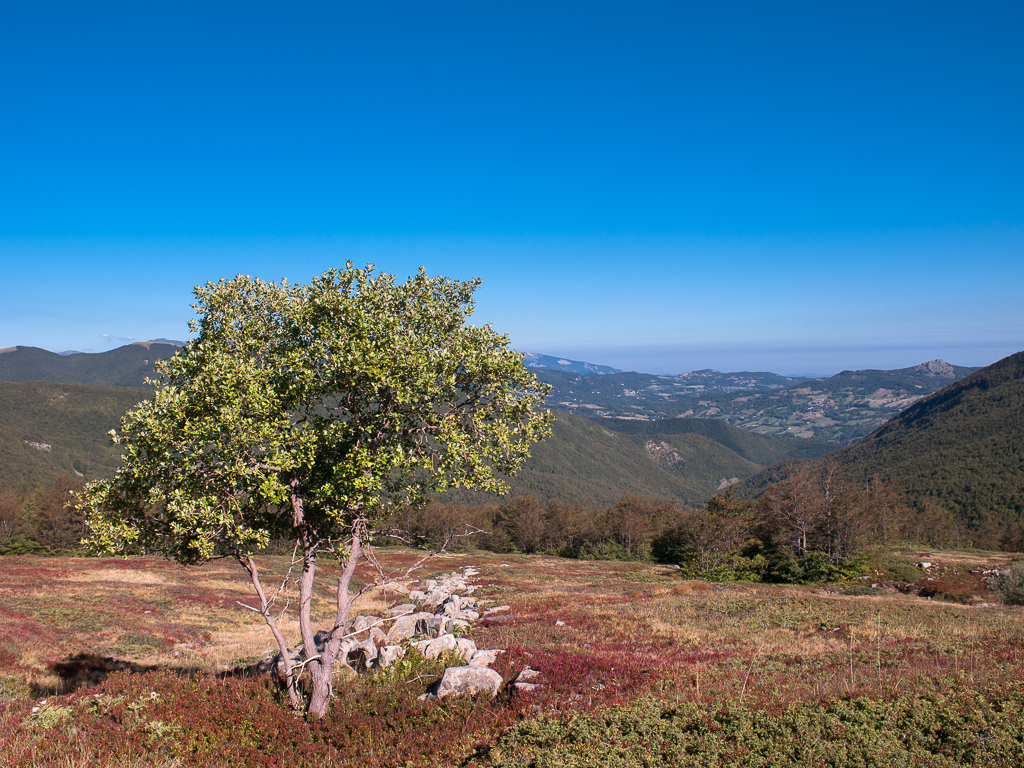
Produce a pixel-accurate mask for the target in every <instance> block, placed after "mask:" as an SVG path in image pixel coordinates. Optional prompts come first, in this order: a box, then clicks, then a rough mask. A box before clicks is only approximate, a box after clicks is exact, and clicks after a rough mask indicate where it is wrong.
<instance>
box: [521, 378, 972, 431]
mask: <svg viewBox="0 0 1024 768" xmlns="http://www.w3.org/2000/svg"><path fill="white" fill-rule="evenodd" d="M976 370H978V369H977V368H965V367H962V366H954V365H949V364H948V363H945V362H943V361H942V360H932V361H930V362H927V363H921V364H920V365H916V366H912V367H910V368H902V369H897V370H892V371H880V370H864V371H843V372H842V373H838V374H836V375H835V376H832V377H831V378H828V379H806V378H800V377H782V376H778V375H777V374H772V373H749V372H741V373H730V374H722V373H718V372H717V371H695V372H691V373H687V374H681V375H680V376H652V375H650V374H643V373H617V374H606V375H603V376H580V375H573V374H568V373H563V372H558V371H542V372H540V373H539V376H540V378H541V379H542V380H543V381H545V382H546V383H549V384H551V385H552V386H553V387H554V388H555V389H554V391H553V392H552V394H551V395H550V396H549V398H548V404H549V405H550V406H551V407H552V408H554V409H556V410H561V411H567V412H570V413H580V414H583V415H586V416H589V417H592V418H593V417H604V418H619V419H631V420H639V421H651V420H659V419H671V418H698V419H717V420H721V421H725V422H728V423H729V424H732V425H733V426H736V427H740V428H742V429H744V430H747V431H750V432H755V433H758V434H762V435H771V436H775V437H801V438H808V437H817V438H820V439H823V440H830V441H834V442H837V443H840V444H843V445H845V444H849V443H851V442H853V441H854V440H857V439H859V438H861V437H863V436H864V435H866V434H868V433H870V432H871V431H872V430H873V429H876V428H877V427H879V426H880V425H882V424H884V423H885V422H886V421H887V420H888V419H890V418H891V417H892V416H893V415H894V414H896V413H899V412H900V411H901V410H903V409H904V408H907V407H908V406H910V405H912V404H913V403H915V402H917V401H918V400H920V399H921V398H923V397H926V396H928V395H930V394H931V393H933V392H935V391H937V390H939V389H941V388H942V387H944V386H945V385H946V384H948V383H949V382H951V381H955V380H958V379H961V378H963V377H964V376H967V375H969V374H971V373H973V372H974V371H976Z"/></svg>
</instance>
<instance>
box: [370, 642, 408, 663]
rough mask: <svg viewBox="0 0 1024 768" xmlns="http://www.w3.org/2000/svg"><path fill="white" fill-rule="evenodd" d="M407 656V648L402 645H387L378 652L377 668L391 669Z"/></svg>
mask: <svg viewBox="0 0 1024 768" xmlns="http://www.w3.org/2000/svg"><path fill="white" fill-rule="evenodd" d="M404 656H405V648H403V647H402V646H400V645H385V646H384V647H383V648H381V649H380V650H379V651H378V652H377V666H378V667H390V666H391V665H392V664H394V663H395V662H396V661H398V660H399V659H401V658H403V657H404Z"/></svg>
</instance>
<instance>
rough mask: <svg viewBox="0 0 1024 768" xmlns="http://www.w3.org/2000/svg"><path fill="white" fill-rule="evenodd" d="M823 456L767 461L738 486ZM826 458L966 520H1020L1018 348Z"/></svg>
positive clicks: (1023, 359)
mask: <svg viewBox="0 0 1024 768" xmlns="http://www.w3.org/2000/svg"><path fill="white" fill-rule="evenodd" d="M825 460H826V459H822V458H819V459H813V460H811V461H810V462H804V463H798V464H789V465H780V466H775V467H770V468H769V469H767V470H765V471H763V472H761V473H758V474H757V475H755V476H752V477H751V478H749V479H748V480H746V481H745V482H744V483H743V485H742V488H743V490H744V491H745V492H746V493H748V494H749V493H753V492H756V490H757V489H758V488H759V487H763V485H764V484H765V483H766V482H768V481H770V480H771V479H773V478H776V479H777V478H779V477H782V476H785V474H787V473H788V472H791V471H792V470H793V469H794V468H795V467H798V466H805V467H806V466H810V467H812V468H813V467H817V466H819V465H821V464H823V463H824V461H825ZM827 460H829V461H831V460H834V461H837V462H838V463H839V464H840V465H841V466H842V467H843V468H844V469H845V470H846V471H847V472H848V473H849V474H850V475H851V476H853V477H874V476H878V477H880V478H882V479H884V480H892V481H894V482H895V483H897V484H898V485H900V486H902V487H903V488H904V489H906V491H907V492H908V494H909V496H910V497H911V499H917V500H920V499H925V498H932V499H936V500H938V501H939V502H941V503H943V504H945V505H947V506H949V507H950V508H952V509H953V510H954V511H955V512H957V513H958V514H959V515H960V516H961V517H962V518H963V519H964V520H966V521H968V522H974V523H976V522H978V521H981V520H984V519H987V518H991V519H992V520H994V521H995V522H998V523H1007V522H1011V521H1015V522H1022V521H1024V352H1018V353H1016V354H1014V355H1010V356H1009V357H1006V358H1004V359H1002V360H1000V361H998V362H996V363H993V364H992V365H990V366H988V367H986V368H982V369H981V370H979V371H977V372H976V373H973V374H971V375H970V376H968V377H967V378H965V379H961V380H960V381H956V382H954V383H952V384H950V385H949V386H947V387H945V388H944V389H942V390H940V391H939V392H936V393H935V394H933V395H931V396H930V397H927V398H924V399H923V400H920V401H919V402H917V403H916V404H914V405H912V406H911V407H909V408H907V409H906V410H905V411H903V412H902V413H900V414H898V415H896V416H894V417H893V418H892V419H891V420H890V421H889V422H887V423H886V424H884V425H883V426H881V427H880V428H878V429H876V430H875V431H874V432H872V433H871V434H870V435H868V436H867V437H865V438H864V439H863V440H861V441H860V442H858V443H855V444H854V445H851V446H848V447H846V448H843V449H842V450H839V451H836V452H834V453H830V454H829V455H828V457H827Z"/></svg>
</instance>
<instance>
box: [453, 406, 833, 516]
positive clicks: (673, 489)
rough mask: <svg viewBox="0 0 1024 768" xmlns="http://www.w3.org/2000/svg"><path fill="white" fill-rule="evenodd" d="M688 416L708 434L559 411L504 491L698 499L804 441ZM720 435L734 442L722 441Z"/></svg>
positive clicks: (584, 497)
mask: <svg viewBox="0 0 1024 768" xmlns="http://www.w3.org/2000/svg"><path fill="white" fill-rule="evenodd" d="M676 421H683V420H676V419H673V420H671V421H668V422H655V423H654V424H666V425H668V426H671V425H673V424H674V423H675V422H676ZM685 421H687V422H689V421H691V420H685ZM693 421H694V425H695V426H696V427H698V429H699V428H700V426H705V427H707V434H700V432H699V431H696V430H695V431H693V432H684V431H680V432H677V433H675V434H673V433H671V432H667V433H659V432H653V431H652V432H649V433H637V434H627V433H625V432H623V431H613V430H612V429H609V428H608V426H612V425H614V426H616V427H618V426H621V425H622V424H624V423H625V424H631V423H632V422H615V421H614V420H609V421H604V420H602V421H600V422H598V421H591V420H589V419H584V418H582V417H580V416H574V415H572V414H559V415H558V420H557V421H556V422H555V425H554V428H553V430H552V434H551V437H549V438H547V439H546V440H544V441H543V442H541V443H540V444H538V445H536V446H534V448H533V451H532V455H531V456H530V458H529V459H528V460H527V462H526V464H525V465H524V466H523V469H522V470H521V471H520V473H519V474H518V475H517V476H516V477H514V478H512V479H511V480H510V482H509V484H510V486H511V489H512V490H511V495H513V496H515V495H520V494H529V495H532V496H535V497H537V498H538V499H540V500H541V501H550V500H553V499H558V500H561V501H564V502H567V503H582V504H588V505H592V506H594V505H601V506H604V505H609V504H612V503H614V502H615V501H617V500H618V499H619V498H620V497H621V496H622V494H623V493H626V492H631V493H638V494H641V495H644V496H653V497H659V498H669V497H675V498H677V499H679V501H680V502H681V503H683V504H699V503H702V502H703V501H704V500H705V499H707V498H708V497H709V496H711V495H712V494H714V493H715V492H716V491H717V490H718V489H719V488H721V487H723V485H724V483H727V482H729V481H730V480H733V479H735V478H744V477H748V476H750V475H751V474H753V473H756V472H758V471H760V470H761V469H763V468H764V466H765V464H766V463H768V462H764V463H761V462H757V461H755V460H751V458H750V456H751V455H763V456H771V457H773V459H772V460H775V459H774V457H775V456H778V457H779V458H780V459H781V458H786V457H788V456H790V455H791V454H789V453H787V449H788V448H789V447H790V446H794V447H795V446H801V445H802V443H803V441H782V440H774V439H773V438H766V437H761V436H760V435H748V434H747V433H744V432H743V431H742V430H740V429H737V428H736V427H731V426H729V425H728V424H724V423H722V424H721V425H720V426H716V425H717V424H719V423H717V422H711V423H710V424H708V423H707V422H697V421H696V420H693ZM613 422H614V424H613ZM719 437H721V438H723V439H725V440H727V441H731V442H732V443H733V445H723V444H722V443H721V442H719V440H718V439H717V438H719ZM737 438H739V439H737ZM748 441H749V442H748ZM759 441H765V442H766V443H779V445H780V449H781V452H779V453H776V452H774V451H771V450H769V449H768V448H767V447H766V446H761V445H756V444H757V443H758V442H759ZM803 447H804V448H808V449H809V448H813V446H803ZM828 447H834V446H831V445H829V446H828ZM736 448H739V451H737V450H736ZM815 455H818V454H815ZM723 481H724V482H723ZM443 498H444V499H447V500H452V501H461V502H474V503H484V502H489V501H494V497H488V496H486V495H483V494H477V493H469V492H465V491H461V492H456V493H448V494H445V495H444V496H443Z"/></svg>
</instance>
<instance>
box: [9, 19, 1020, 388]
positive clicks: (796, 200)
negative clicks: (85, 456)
mask: <svg viewBox="0 0 1024 768" xmlns="http://www.w3.org/2000/svg"><path fill="white" fill-rule="evenodd" d="M1022 33H1024V5H1022V4H1020V3H1010V2H1004V3H972V4H966V3H943V2H927V3H925V2H922V3H891V2H887V3H870V2H868V3H856V4H852V3H846V4H838V3H785V2H782V3H714V4H712V3H700V4H696V3H694V4H688V3H681V2H666V3H643V2H633V3H620V4H604V3H594V2H588V3H552V2H546V3H527V2H523V3H515V4H505V5H498V4H493V3H447V4H427V3H375V4H369V3H366V4H358V5H357V4H346V3H320V4H316V3H293V4H288V5H287V6H285V5H281V4H270V3H260V2H247V3H226V2H205V3H188V2H177V3H169V2H155V3H97V4H81V3H77V4H71V3H47V2H39V3H22V4H8V5H7V6H5V8H4V10H3V12H2V14H0V72H3V73H4V75H3V77H2V78H0V105H2V109H0V262H2V274H3V276H4V279H3V285H4V288H3V301H2V302H0V347H4V346H11V345H15V344H20V345H32V346H40V347H44V348H47V349H51V350H54V351H60V350H64V349H79V350H92V351H101V350H104V349H110V348H113V347H115V346H118V345H120V344H122V343H125V341H126V340H130V339H149V338H155V337H169V338H184V337H186V335H187V330H186V323H187V320H188V318H189V317H190V315H191V310H190V309H189V303H190V300H191V289H192V287H193V286H195V285H197V284H200V283H203V282H206V281H207V280H216V279H217V278H219V277H222V276H232V275H235V274H238V273H246V274H255V275H259V276H261V277H264V278H267V279H280V278H282V277H287V278H288V279H289V280H291V281H293V282H296V281H297V282H303V281H306V280H308V279H309V278H310V277H311V276H313V275H315V274H317V273H319V272H321V271H323V270H324V269H326V268H327V267H330V266H338V265H341V264H342V263H343V262H344V261H346V260H348V259H351V260H353V261H355V262H357V263H360V264H362V263H366V262H373V263H375V264H377V265H378V267H379V268H380V269H382V270H385V271H388V272H393V273H396V274H398V275H400V276H405V275H408V274H411V273H412V272H414V271H415V269H416V268H417V267H418V266H420V265H424V266H426V267H427V270H428V271H429V272H430V273H433V274H447V275H451V276H453V277H459V278H469V277H475V276H479V277H481V278H483V281H484V282H483V286H482V288H481V289H480V291H479V294H478V302H477V314H476V320H477V321H478V322H490V323H492V324H493V325H494V326H495V328H497V329H498V330H500V331H502V332H505V333H508V334H509V336H510V337H511V340H512V342H513V344H514V345H515V346H516V347H517V348H518V349H521V350H523V351H533V352H540V353H546V354H554V355H560V356H563V357H570V358H574V359H584V360H589V361H592V362H597V363H602V364H607V365H614V366H616V367H619V368H625V369H634V370H641V371H649V372H655V373H678V372H682V371H685V370H692V369H697V368H705V367H713V368H718V369H720V370H773V371H777V372H780V373H835V372H837V371H839V370H841V369H844V368H869V367H873V368H893V367H903V366H907V365H913V364H916V363H918V362H921V361H923V360H926V359H931V358H934V357H941V358H943V359H945V360H947V361H949V362H953V363H957V364H961V365H985V364H988V363H991V362H994V361H995V360H997V359H999V358H1000V357H1003V356H1005V355H1007V354H1010V353H1012V352H1015V351H1018V350H1020V349H1024V313H1022V312H1021V310H1020V304H1021V297H1022V296H1024V181H1022V180H1024V141H1022V140H1021V136H1022V135H1024V77H1022V73H1024V46H1022V45H1020V39H1021V36H1022Z"/></svg>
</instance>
